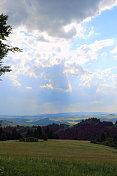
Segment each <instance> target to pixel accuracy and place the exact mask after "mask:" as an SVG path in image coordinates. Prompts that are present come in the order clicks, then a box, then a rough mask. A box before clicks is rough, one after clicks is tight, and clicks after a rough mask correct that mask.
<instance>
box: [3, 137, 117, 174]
mask: <svg viewBox="0 0 117 176" xmlns="http://www.w3.org/2000/svg"><path fill="white" fill-rule="evenodd" d="M0 166H1V167H4V168H5V172H7V175H8V176H11V175H12V176H13V175H15V176H31V175H33V176H38V175H40V176H50V175H51V176H116V174H117V150H116V149H114V148H111V147H107V146H102V145H97V144H91V143H90V142H87V141H69V140H49V141H45V142H38V143H20V142H17V141H7V142H0Z"/></svg>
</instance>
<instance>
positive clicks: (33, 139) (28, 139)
mask: <svg viewBox="0 0 117 176" xmlns="http://www.w3.org/2000/svg"><path fill="white" fill-rule="evenodd" d="M19 141H20V142H38V139H37V138H35V137H26V138H21V139H20V140H19Z"/></svg>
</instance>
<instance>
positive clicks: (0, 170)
mask: <svg viewBox="0 0 117 176" xmlns="http://www.w3.org/2000/svg"><path fill="white" fill-rule="evenodd" d="M0 176H5V170H4V169H3V168H0Z"/></svg>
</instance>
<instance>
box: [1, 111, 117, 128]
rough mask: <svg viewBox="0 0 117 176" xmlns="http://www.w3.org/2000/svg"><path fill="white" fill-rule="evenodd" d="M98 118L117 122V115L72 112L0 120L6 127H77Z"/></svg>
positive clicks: (15, 116)
mask: <svg viewBox="0 0 117 176" xmlns="http://www.w3.org/2000/svg"><path fill="white" fill-rule="evenodd" d="M88 118H98V119H100V120H101V121H111V122H113V123H115V122H116V121H117V114H110V113H105V112H70V113H57V114H39V115H25V116H17V115H13V116H12V115H0V120H6V121H5V125H7V123H8V125H15V124H17V125H18V124H19V125H49V124H53V123H56V124H67V125H75V124H77V123H79V122H81V121H82V120H84V119H88Z"/></svg>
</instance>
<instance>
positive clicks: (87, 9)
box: [0, 0, 114, 38]
mask: <svg viewBox="0 0 117 176" xmlns="http://www.w3.org/2000/svg"><path fill="white" fill-rule="evenodd" d="M111 1H112V3H113V2H114V1H113V0H111ZM109 2H110V1H109ZM100 3H102V4H103V6H104V4H105V0H95V1H94V0H73V1H72V0H20V1H16V0H2V2H0V12H1V13H2V12H4V13H7V14H8V15H9V22H10V23H11V24H12V25H13V26H14V25H16V26H19V25H25V26H26V27H27V28H28V29H30V30H31V29H32V30H33V29H38V30H41V31H46V32H47V33H48V34H50V35H53V36H59V37H66V38H69V37H71V36H73V35H75V33H76V31H75V29H74V28H72V29H71V30H70V31H69V32H68V33H65V32H64V30H63V26H65V25H67V24H69V23H71V22H77V23H80V22H81V21H82V20H84V19H86V18H87V17H91V16H95V15H96V14H98V13H99V6H100ZM107 3H108V0H107Z"/></svg>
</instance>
